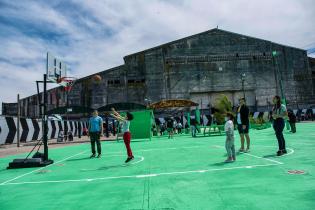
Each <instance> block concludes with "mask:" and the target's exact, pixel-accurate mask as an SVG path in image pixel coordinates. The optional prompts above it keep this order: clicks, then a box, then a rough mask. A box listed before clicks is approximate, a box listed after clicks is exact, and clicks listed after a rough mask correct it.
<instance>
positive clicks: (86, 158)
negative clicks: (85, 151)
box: [66, 157, 91, 162]
mask: <svg viewBox="0 0 315 210" xmlns="http://www.w3.org/2000/svg"><path fill="white" fill-rule="evenodd" d="M89 159H91V158H90V157H84V158H77V159H69V160H66V161H70V162H71V161H80V160H89Z"/></svg>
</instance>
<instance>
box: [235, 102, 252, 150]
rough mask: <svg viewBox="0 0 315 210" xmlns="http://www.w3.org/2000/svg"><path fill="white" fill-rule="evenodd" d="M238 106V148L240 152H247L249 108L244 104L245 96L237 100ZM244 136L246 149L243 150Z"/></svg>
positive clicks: (248, 142) (248, 145)
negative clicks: (239, 144) (239, 140)
mask: <svg viewBox="0 0 315 210" xmlns="http://www.w3.org/2000/svg"><path fill="white" fill-rule="evenodd" d="M239 102H240V106H239V107H238V109H237V128H238V132H239V134H240V138H241V148H240V149H239V151H240V152H249V147H250V138H249V135H248V132H249V109H248V107H247V106H246V100H245V98H241V99H240V100H239ZM244 136H245V137H246V144H247V147H246V150H244V143H245V139H244Z"/></svg>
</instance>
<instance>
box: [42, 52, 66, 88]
mask: <svg viewBox="0 0 315 210" xmlns="http://www.w3.org/2000/svg"><path fill="white" fill-rule="evenodd" d="M66 76H67V66H66V64H65V63H64V62H62V61H61V60H59V59H57V58H56V57H55V56H53V55H52V54H51V53H49V52H47V79H48V80H49V81H52V82H55V83H57V80H58V79H60V78H62V77H66Z"/></svg>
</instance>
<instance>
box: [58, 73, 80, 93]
mask: <svg viewBox="0 0 315 210" xmlns="http://www.w3.org/2000/svg"><path fill="white" fill-rule="evenodd" d="M75 80H76V78H74V77H61V78H60V79H58V80H57V84H59V85H61V86H63V88H64V91H66V92H70V91H71V90H72V87H73V85H74V82H75Z"/></svg>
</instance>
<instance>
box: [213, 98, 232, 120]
mask: <svg viewBox="0 0 315 210" xmlns="http://www.w3.org/2000/svg"><path fill="white" fill-rule="evenodd" d="M214 108H215V109H216V110H217V112H215V113H214V117H215V119H216V120H217V123H218V124H219V125H222V124H223V123H224V117H225V114H226V113H227V112H232V102H231V101H229V99H228V98H227V96H226V95H223V94H222V95H221V96H220V97H219V98H217V99H216V101H215V105H214Z"/></svg>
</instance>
